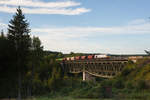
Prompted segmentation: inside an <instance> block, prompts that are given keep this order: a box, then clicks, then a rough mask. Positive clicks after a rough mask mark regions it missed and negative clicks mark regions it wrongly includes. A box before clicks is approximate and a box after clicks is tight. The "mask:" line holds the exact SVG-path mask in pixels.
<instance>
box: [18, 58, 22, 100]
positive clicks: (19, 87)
mask: <svg viewBox="0 0 150 100" xmlns="http://www.w3.org/2000/svg"><path fill="white" fill-rule="evenodd" d="M17 63H18V100H21V88H22V85H21V70H20V69H21V68H20V61H19V59H18V62H17Z"/></svg>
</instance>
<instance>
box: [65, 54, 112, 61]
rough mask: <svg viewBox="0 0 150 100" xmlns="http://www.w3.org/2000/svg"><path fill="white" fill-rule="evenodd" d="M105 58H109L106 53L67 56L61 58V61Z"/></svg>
mask: <svg viewBox="0 0 150 100" xmlns="http://www.w3.org/2000/svg"><path fill="white" fill-rule="evenodd" d="M104 58H105V59H106V58H109V56H108V55H88V56H76V57H67V58H63V61H66V60H67V61H71V60H85V59H89V60H90V59H104Z"/></svg>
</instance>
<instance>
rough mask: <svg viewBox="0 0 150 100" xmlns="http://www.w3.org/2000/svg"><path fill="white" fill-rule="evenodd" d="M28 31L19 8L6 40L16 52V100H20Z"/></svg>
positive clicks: (28, 44)
mask: <svg viewBox="0 0 150 100" xmlns="http://www.w3.org/2000/svg"><path fill="white" fill-rule="evenodd" d="M29 33H30V29H29V23H28V22H27V20H26V19H25V16H24V15H23V13H22V10H21V8H20V6H19V7H18V8H17V12H16V13H15V15H14V16H13V19H11V20H10V22H9V25H8V39H9V40H10V41H11V43H12V45H13V46H14V48H15V50H16V62H17V65H16V67H17V73H18V100H21V88H22V80H23V79H22V78H23V74H22V73H23V71H25V69H26V61H27V59H26V58H27V56H28V53H29V48H30V45H31V43H30V35H29Z"/></svg>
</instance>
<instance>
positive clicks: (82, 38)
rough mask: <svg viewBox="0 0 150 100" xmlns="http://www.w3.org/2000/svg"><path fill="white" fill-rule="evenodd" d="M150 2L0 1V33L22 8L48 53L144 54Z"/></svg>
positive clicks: (147, 45)
mask: <svg viewBox="0 0 150 100" xmlns="http://www.w3.org/2000/svg"><path fill="white" fill-rule="evenodd" d="M149 4H150V0H0V30H2V29H3V30H4V32H5V33H7V28H8V26H7V25H8V24H9V21H10V20H11V19H12V18H13V15H14V14H15V12H16V8H17V7H18V6H19V5H20V6H21V9H22V11H23V13H24V14H25V17H26V19H27V20H28V22H29V23H30V29H31V33H30V34H31V36H38V37H39V38H40V40H41V42H42V45H43V46H44V49H45V50H51V51H58V52H63V53H70V52H75V53H77V52H80V53H110V54H143V53H144V50H145V49H146V50H150V6H149Z"/></svg>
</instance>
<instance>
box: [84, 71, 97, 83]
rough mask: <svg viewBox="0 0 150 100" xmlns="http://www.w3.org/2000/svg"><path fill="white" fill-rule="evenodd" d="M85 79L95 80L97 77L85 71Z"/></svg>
mask: <svg viewBox="0 0 150 100" xmlns="http://www.w3.org/2000/svg"><path fill="white" fill-rule="evenodd" d="M82 79H83V81H95V77H93V76H92V75H90V74H89V73H87V72H85V71H83V77H82Z"/></svg>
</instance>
